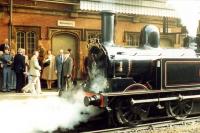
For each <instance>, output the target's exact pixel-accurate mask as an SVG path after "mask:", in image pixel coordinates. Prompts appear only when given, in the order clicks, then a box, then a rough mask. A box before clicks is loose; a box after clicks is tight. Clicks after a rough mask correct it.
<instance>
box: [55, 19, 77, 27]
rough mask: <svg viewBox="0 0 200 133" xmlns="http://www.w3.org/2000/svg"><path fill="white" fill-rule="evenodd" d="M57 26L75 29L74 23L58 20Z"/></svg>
mask: <svg viewBox="0 0 200 133" xmlns="http://www.w3.org/2000/svg"><path fill="white" fill-rule="evenodd" d="M57 24H58V26H68V27H75V21H66V20H58V23H57Z"/></svg>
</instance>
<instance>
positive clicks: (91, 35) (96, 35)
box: [86, 30, 102, 42]
mask: <svg viewBox="0 0 200 133" xmlns="http://www.w3.org/2000/svg"><path fill="white" fill-rule="evenodd" d="M86 39H87V41H88V42H89V41H91V40H99V42H102V37H101V33H100V30H86Z"/></svg>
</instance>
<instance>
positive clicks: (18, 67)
mask: <svg viewBox="0 0 200 133" xmlns="http://www.w3.org/2000/svg"><path fill="white" fill-rule="evenodd" d="M13 69H14V71H15V73H16V92H17V93H19V92H21V89H22V88H23V87H24V85H25V75H24V72H25V57H24V56H23V49H22V48H19V49H18V51H17V54H16V55H15V57H14V62H13Z"/></svg>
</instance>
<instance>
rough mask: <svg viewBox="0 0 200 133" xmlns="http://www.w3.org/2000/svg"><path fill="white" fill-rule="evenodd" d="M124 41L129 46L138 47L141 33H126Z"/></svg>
mask: <svg viewBox="0 0 200 133" xmlns="http://www.w3.org/2000/svg"><path fill="white" fill-rule="evenodd" d="M124 35H125V37H124V41H125V42H126V45H127V46H132V47H138V46H139V39H140V38H139V36H140V34H139V33H136V32H125V34H124Z"/></svg>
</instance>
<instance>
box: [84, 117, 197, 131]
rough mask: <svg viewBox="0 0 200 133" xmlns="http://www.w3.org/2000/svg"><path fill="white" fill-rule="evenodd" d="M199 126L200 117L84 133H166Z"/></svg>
mask: <svg viewBox="0 0 200 133" xmlns="http://www.w3.org/2000/svg"><path fill="white" fill-rule="evenodd" d="M197 124H199V126H200V116H198V117H190V118H187V119H186V120H184V121H178V120H166V121H162V122H152V123H148V124H140V125H138V126H136V127H119V128H110V129H103V130H96V131H88V132H82V133H113V132H114V133H125V132H126V133H147V132H148V133H149V132H150V131H152V132H153V131H156V130H161V131H162V133H163V132H165V131H163V130H162V129H171V130H174V129H176V128H182V127H186V126H187V127H188V126H191V125H192V126H193V125H197ZM158 132H159V131H158Z"/></svg>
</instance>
